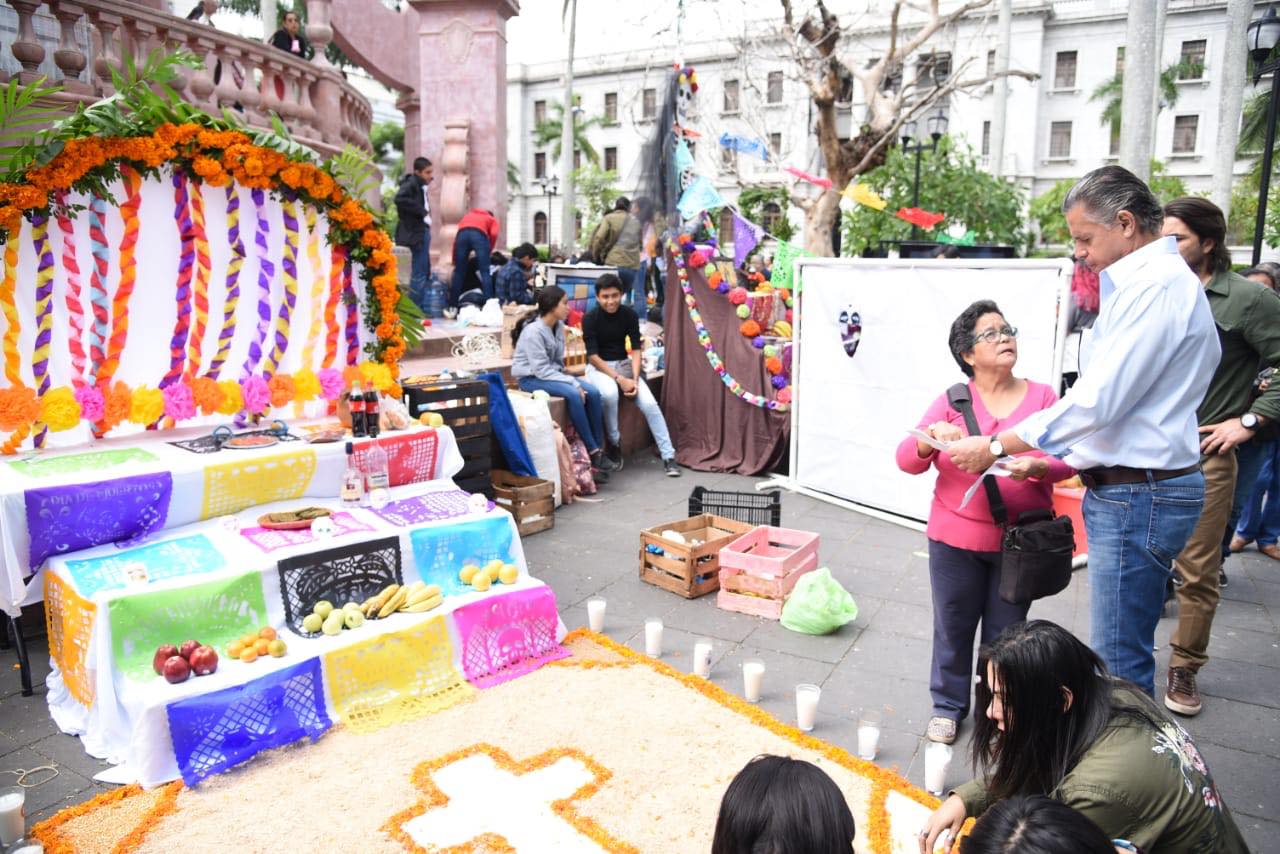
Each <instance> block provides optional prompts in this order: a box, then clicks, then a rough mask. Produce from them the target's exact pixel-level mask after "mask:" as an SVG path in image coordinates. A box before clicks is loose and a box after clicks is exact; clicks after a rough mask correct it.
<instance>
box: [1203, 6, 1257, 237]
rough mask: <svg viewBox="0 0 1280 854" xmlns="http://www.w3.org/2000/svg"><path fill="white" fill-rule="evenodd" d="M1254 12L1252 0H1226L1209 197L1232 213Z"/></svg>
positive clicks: (1228, 212) (1227, 212) (1228, 213)
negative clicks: (1248, 37)
mask: <svg viewBox="0 0 1280 854" xmlns="http://www.w3.org/2000/svg"><path fill="white" fill-rule="evenodd" d="M1252 14H1253V0H1228V2H1227V32H1226V45H1225V49H1224V51H1223V56H1222V73H1221V74H1220V75H1218V76H1219V77H1220V78H1221V80H1222V96H1221V98H1220V100H1219V101H1218V104H1219V109H1218V136H1217V141H1216V144H1215V145H1214V148H1213V189H1212V190H1211V191H1210V193H1209V198H1211V199H1213V203H1214V204H1215V205H1217V206H1218V207H1220V208H1222V212H1223V213H1224V214H1226V215H1228V216H1230V215H1231V185H1232V183H1234V181H1235V169H1236V145H1237V144H1238V143H1239V142H1240V123H1239V122H1237V121H1235V117H1236V116H1238V115H1240V109H1241V105H1242V103H1243V101H1244V86H1245V70H1246V69H1245V66H1246V64H1247V52H1246V51H1245V39H1246V31H1247V30H1248V28H1249V18H1250V16H1251V15H1252Z"/></svg>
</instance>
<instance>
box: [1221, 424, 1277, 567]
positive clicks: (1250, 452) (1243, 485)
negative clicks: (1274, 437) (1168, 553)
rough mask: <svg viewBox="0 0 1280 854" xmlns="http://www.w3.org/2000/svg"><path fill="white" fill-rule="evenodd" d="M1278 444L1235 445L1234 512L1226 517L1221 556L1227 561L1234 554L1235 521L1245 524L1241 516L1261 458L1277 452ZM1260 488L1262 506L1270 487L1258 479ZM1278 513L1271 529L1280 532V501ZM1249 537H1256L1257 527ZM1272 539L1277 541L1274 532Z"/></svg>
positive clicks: (1232, 504) (1259, 475) (1258, 470)
mask: <svg viewBox="0 0 1280 854" xmlns="http://www.w3.org/2000/svg"><path fill="white" fill-rule="evenodd" d="M1277 447H1280V443H1277V442H1245V443H1244V444H1239V446H1236V447H1235V495H1234V498H1233V499H1231V515H1230V516H1228V519H1226V530H1225V531H1224V533H1222V560H1224V561H1225V560H1226V558H1229V557H1230V556H1231V538H1233V536H1234V535H1235V533H1236V525H1239V528H1240V529H1243V528H1244V522H1243V521H1242V519H1240V517H1242V516H1243V515H1244V512H1245V508H1247V507H1248V506H1249V503H1251V497H1252V495H1253V494H1254V493H1253V490H1254V484H1256V483H1257V481H1258V480H1260V478H1261V470H1262V462H1263V461H1265V460H1267V458H1268V457H1270V456H1271V455H1272V453H1275V451H1276V448H1277ZM1258 489H1260V490H1261V492H1258V493H1257V499H1258V504H1260V506H1261V502H1262V493H1265V492H1267V488H1266V487H1263V485H1262V484H1261V483H1258ZM1276 494H1280V493H1276ZM1254 512H1257V511H1254ZM1276 513H1277V519H1276V524H1275V525H1272V526H1271V528H1270V530H1272V531H1275V533H1276V534H1280V504H1277V507H1276ZM1251 530H1252V529H1251ZM1248 539H1257V531H1256V530H1254V531H1253V534H1251V535H1249V536H1248ZM1270 542H1272V543H1275V542H1276V538H1275V536H1272V538H1271V540H1270Z"/></svg>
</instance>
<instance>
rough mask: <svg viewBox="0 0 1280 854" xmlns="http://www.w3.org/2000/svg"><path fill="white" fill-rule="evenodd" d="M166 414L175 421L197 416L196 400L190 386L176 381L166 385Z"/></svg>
mask: <svg viewBox="0 0 1280 854" xmlns="http://www.w3.org/2000/svg"><path fill="white" fill-rule="evenodd" d="M164 414H165V415H167V416H169V417H170V418H172V419H173V420H174V421H185V420H187V419H188V418H195V417H196V401H195V397H194V396H193V395H192V394H191V387H190V386H188V385H187V384H186V383H174V384H173V385H168V386H165V387H164Z"/></svg>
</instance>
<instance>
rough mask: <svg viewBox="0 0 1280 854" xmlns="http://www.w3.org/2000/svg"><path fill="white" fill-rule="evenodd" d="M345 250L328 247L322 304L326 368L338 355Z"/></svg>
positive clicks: (323, 363) (330, 365)
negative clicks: (325, 293) (326, 287)
mask: <svg viewBox="0 0 1280 854" xmlns="http://www.w3.org/2000/svg"><path fill="white" fill-rule="evenodd" d="M346 257H347V250H346V249H345V248H344V247H342V246H331V247H330V248H329V299H328V300H327V301H326V302H325V304H324V322H325V333H324V361H323V362H322V365H323V366H324V367H326V368H329V367H332V366H333V360H334V359H335V358H337V355H338V331H339V326H338V301H339V300H341V299H342V267H343V264H344V263H345V260H346Z"/></svg>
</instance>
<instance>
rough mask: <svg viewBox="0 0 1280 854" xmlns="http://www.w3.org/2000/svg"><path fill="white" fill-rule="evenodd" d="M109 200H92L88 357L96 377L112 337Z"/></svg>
mask: <svg viewBox="0 0 1280 854" xmlns="http://www.w3.org/2000/svg"><path fill="white" fill-rule="evenodd" d="M106 219H107V200H106V199H104V198H102V197H101V196H99V195H96V194H95V195H94V196H92V197H90V199H89V251H90V253H91V254H92V255H93V266H92V267H91V268H90V269H89V306H90V310H91V311H92V312H93V324H92V325H91V326H90V327H89V355H90V358H91V362H90V364H91V368H92V371H93V373H94V375H95V376H96V375H97V374H98V372H99V371H101V370H102V367H103V366H104V365H105V364H106V363H107V339H108V338H110V337H111V295H110V294H109V293H108V292H107V269H108V264H109V263H110V254H109V253H110V247H109V246H108V245H107V230H106Z"/></svg>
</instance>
